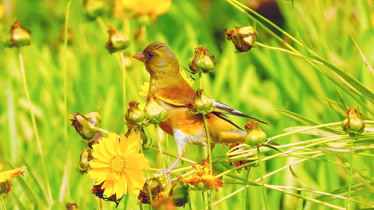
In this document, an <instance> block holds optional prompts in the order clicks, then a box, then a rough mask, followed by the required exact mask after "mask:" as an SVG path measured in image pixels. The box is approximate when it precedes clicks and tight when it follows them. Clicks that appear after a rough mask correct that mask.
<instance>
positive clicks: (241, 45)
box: [225, 26, 257, 52]
mask: <svg viewBox="0 0 374 210" xmlns="http://www.w3.org/2000/svg"><path fill="white" fill-rule="evenodd" d="M225 34H226V35H227V39H228V40H229V41H232V43H234V45H235V48H236V50H238V51H239V52H248V51H249V50H251V48H252V47H254V46H255V42H256V38H257V32H256V30H255V29H254V28H253V27H252V26H243V27H235V28H234V29H230V30H227V29H225Z"/></svg>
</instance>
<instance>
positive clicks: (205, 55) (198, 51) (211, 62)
mask: <svg viewBox="0 0 374 210" xmlns="http://www.w3.org/2000/svg"><path fill="white" fill-rule="evenodd" d="M215 65H216V59H215V57H214V55H212V54H210V53H209V52H208V50H207V49H206V48H204V47H202V46H199V47H197V48H195V53H194V57H192V58H190V61H189V69H190V71H191V73H193V74H195V73H201V72H204V73H207V72H212V71H213V70H214V67H215Z"/></svg>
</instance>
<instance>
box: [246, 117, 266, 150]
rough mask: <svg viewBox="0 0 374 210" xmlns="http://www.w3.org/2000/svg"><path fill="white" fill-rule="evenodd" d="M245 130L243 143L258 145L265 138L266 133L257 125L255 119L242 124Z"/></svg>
mask: <svg viewBox="0 0 374 210" xmlns="http://www.w3.org/2000/svg"><path fill="white" fill-rule="evenodd" d="M244 128H245V130H246V131H247V136H246V138H245V143H247V144H248V145H250V146H259V145H261V144H262V143H264V142H265V140H266V133H265V132H264V131H262V130H261V128H259V127H258V122H257V121H251V122H249V123H247V124H245V125H244Z"/></svg>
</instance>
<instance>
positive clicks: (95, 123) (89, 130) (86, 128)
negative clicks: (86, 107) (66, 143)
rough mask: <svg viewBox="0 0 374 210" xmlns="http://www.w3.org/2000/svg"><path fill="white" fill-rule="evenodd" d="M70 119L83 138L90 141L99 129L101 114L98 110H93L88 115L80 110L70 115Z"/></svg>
mask: <svg viewBox="0 0 374 210" xmlns="http://www.w3.org/2000/svg"><path fill="white" fill-rule="evenodd" d="M70 121H71V122H72V124H71V125H72V126H74V128H75V130H76V131H77V132H78V133H79V135H81V137H82V138H83V139H85V140H89V141H90V140H91V139H92V138H93V137H95V134H96V132H98V130H99V129H98V127H99V124H100V121H101V116H100V114H99V113H97V112H91V113H88V114H86V115H82V114H81V113H79V112H78V113H76V114H74V115H71V116H70Z"/></svg>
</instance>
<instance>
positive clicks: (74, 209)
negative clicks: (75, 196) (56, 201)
mask: <svg viewBox="0 0 374 210" xmlns="http://www.w3.org/2000/svg"><path fill="white" fill-rule="evenodd" d="M66 210H79V207H78V205H77V204H76V203H67V204H66Z"/></svg>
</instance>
